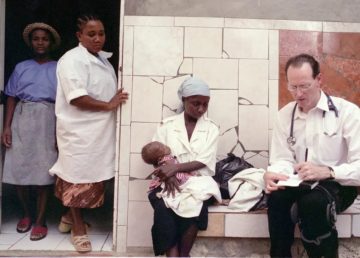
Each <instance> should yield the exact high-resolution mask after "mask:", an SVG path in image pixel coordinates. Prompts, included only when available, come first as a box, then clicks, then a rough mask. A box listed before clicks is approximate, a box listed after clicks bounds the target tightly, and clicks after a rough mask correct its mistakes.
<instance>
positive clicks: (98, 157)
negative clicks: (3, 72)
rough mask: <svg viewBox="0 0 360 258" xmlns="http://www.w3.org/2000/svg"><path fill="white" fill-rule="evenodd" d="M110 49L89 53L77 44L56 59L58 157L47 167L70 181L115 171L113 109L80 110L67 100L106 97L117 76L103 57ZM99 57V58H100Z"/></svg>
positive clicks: (97, 178)
mask: <svg viewBox="0 0 360 258" xmlns="http://www.w3.org/2000/svg"><path fill="white" fill-rule="evenodd" d="M110 56H111V53H106V52H103V51H101V52H99V57H95V56H94V55H92V54H90V53H89V52H88V51H87V49H86V48H84V47H83V46H82V45H81V44H79V46H78V47H76V48H74V49H72V50H70V51H68V52H67V53H66V54H65V55H64V56H63V57H62V58H61V59H60V60H59V62H58V67H57V79H58V89H57V96H56V106H55V113H56V118H57V125H56V133H57V144H58V147H59V158H58V160H57V162H56V163H55V165H54V166H53V167H52V168H51V169H50V174H56V175H57V176H59V177H60V178H61V179H63V180H65V181H67V182H70V183H74V184H75V183H94V182H100V181H104V180H107V179H110V178H112V177H113V176H114V174H115V167H114V166H115V165H114V159H115V115H114V112H104V111H98V112H94V111H87V110H80V109H79V108H77V107H75V106H74V105H71V104H70V101H71V100H73V99H76V98H78V97H81V96H85V95H88V96H90V97H92V98H94V99H96V100H101V101H109V100H110V99H111V98H112V97H113V96H114V94H115V93H116V88H117V82H116V81H117V80H116V75H115V72H114V69H113V67H112V66H111V64H110V63H109V61H108V60H107V58H109V57H110ZM100 59H101V60H100Z"/></svg>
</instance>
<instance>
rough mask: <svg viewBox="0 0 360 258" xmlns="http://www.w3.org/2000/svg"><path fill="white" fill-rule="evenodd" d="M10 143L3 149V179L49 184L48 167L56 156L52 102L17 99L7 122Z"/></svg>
mask: <svg viewBox="0 0 360 258" xmlns="http://www.w3.org/2000/svg"><path fill="white" fill-rule="evenodd" d="M11 132H12V144H11V147H10V148H7V149H6V153H5V161H4V174H3V182H4V183H9V184H14V185H50V184H53V183H54V177H53V176H50V175H49V169H50V168H51V167H52V165H53V164H54V163H55V161H56V159H57V148H56V137H55V110H54V104H53V103H49V102H25V101H20V102H18V103H17V105H16V107H15V111H14V115H13V119H12V123H11Z"/></svg>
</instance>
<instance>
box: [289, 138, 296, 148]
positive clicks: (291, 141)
mask: <svg viewBox="0 0 360 258" xmlns="http://www.w3.org/2000/svg"><path fill="white" fill-rule="evenodd" d="M287 143H288V144H289V145H291V146H294V145H295V143H296V138H295V137H293V136H289V137H288V138H287Z"/></svg>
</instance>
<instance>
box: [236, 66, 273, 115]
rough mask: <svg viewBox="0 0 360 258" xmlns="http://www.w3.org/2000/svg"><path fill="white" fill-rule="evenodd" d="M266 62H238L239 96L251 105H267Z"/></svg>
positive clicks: (267, 76)
mask: <svg viewBox="0 0 360 258" xmlns="http://www.w3.org/2000/svg"><path fill="white" fill-rule="evenodd" d="M268 62H269V61H268V60H256V59H253V60H245V59H241V60H239V96H240V97H242V98H244V99H246V100H248V101H249V102H250V103H252V104H265V105H267V104H268V97H269V96H268V94H269V86H268V84H269V80H268V78H269V70H268V67H269V66H268V65H269V64H268ZM240 121H241V120H240Z"/></svg>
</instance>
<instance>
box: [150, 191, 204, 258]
mask: <svg viewBox="0 0 360 258" xmlns="http://www.w3.org/2000/svg"><path fill="white" fill-rule="evenodd" d="M161 190H162V189H161V188H160V187H157V188H156V189H154V190H153V191H151V192H150V193H149V196H148V197H149V201H150V203H151V206H152V207H153V209H154V224H153V226H152V228H151V235H152V241H153V249H154V254H155V255H156V256H158V255H163V254H164V253H165V252H166V251H167V250H169V249H170V248H171V247H173V246H174V245H175V244H176V243H179V241H180V239H181V236H182V235H183V234H184V233H185V232H186V230H187V229H188V228H189V227H190V226H191V225H196V226H197V228H198V229H199V230H206V228H207V224H208V205H207V203H206V202H204V204H203V207H202V209H201V212H200V215H199V216H198V217H193V218H183V217H180V216H179V215H177V214H176V213H175V212H173V210H172V209H170V208H167V207H166V205H165V203H164V201H163V199H162V198H158V197H157V196H156V193H157V192H160V191H161Z"/></svg>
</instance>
